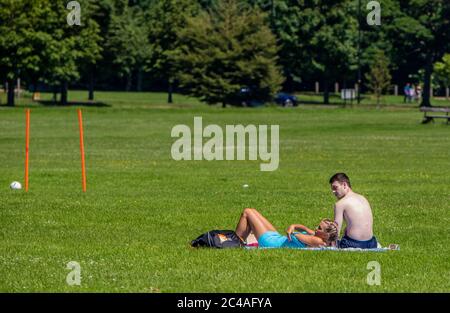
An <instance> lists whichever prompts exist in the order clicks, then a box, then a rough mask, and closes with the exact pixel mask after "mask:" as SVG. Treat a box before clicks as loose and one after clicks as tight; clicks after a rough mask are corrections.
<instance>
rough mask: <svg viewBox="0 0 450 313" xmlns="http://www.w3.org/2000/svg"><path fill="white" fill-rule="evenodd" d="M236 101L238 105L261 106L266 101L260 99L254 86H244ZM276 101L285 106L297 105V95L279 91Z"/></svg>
mask: <svg viewBox="0 0 450 313" xmlns="http://www.w3.org/2000/svg"><path fill="white" fill-rule="evenodd" d="M236 102H237V104H238V105H241V106H244V107H259V106H262V105H264V101H262V100H260V99H258V96H257V95H256V94H254V93H253V90H252V88H250V87H242V88H241V89H240V90H239V93H238V94H237V95H236ZM274 102H275V103H278V104H279V105H282V106H284V107H292V106H297V105H298V101H297V97H296V96H294V95H290V94H288V93H277V94H276V95H275V98H274Z"/></svg>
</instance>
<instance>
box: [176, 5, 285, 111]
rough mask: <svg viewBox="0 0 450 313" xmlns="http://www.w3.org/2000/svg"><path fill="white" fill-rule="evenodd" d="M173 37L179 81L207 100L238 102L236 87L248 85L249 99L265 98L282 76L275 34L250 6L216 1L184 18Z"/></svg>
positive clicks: (260, 15) (268, 96)
mask: <svg viewBox="0 0 450 313" xmlns="http://www.w3.org/2000/svg"><path fill="white" fill-rule="evenodd" d="M179 38H180V49H179V51H178V52H177V53H176V54H175V60H176V62H177V63H178V65H179V68H178V71H179V75H178V77H179V80H180V84H181V86H182V87H184V88H185V89H186V90H188V92H189V93H190V94H192V95H194V96H197V97H200V98H201V99H202V100H203V101H205V102H207V103H209V104H212V103H222V105H223V106H224V107H225V106H226V104H238V103H237V102H236V101H237V99H236V98H237V95H238V93H239V91H240V89H241V88H242V87H249V88H251V91H252V93H253V94H254V95H255V100H261V101H265V100H271V99H272V97H273V95H274V94H275V93H276V91H277V90H279V88H280V85H281V83H282V82H283V77H282V75H281V72H280V68H279V66H278V65H277V64H276V62H277V52H278V48H277V45H276V38H275V36H274V35H273V34H272V32H271V30H270V28H269V27H268V25H267V24H266V16H265V14H264V13H263V12H262V11H261V10H259V9H257V8H255V7H251V6H245V5H244V4H243V3H239V2H238V1H236V0H223V1H220V2H219V3H218V5H217V7H215V8H213V9H210V10H208V11H202V12H201V13H200V14H199V15H198V16H196V17H191V18H189V19H188V25H187V27H186V28H184V29H181V30H180V31H179Z"/></svg>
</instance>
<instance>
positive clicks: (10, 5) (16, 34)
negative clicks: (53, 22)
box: [0, 0, 49, 80]
mask: <svg viewBox="0 0 450 313" xmlns="http://www.w3.org/2000/svg"><path fill="white" fill-rule="evenodd" d="M47 4H48V1H45V0H37V1H33V0H29V1H15V0H0V70H1V72H2V74H3V75H4V77H3V78H5V79H10V80H13V79H15V78H17V76H18V75H19V73H20V74H21V75H26V74H30V73H33V72H36V71H38V70H39V69H40V62H41V57H40V55H39V48H40V46H39V44H41V43H43V42H45V40H46V39H47V38H48V37H47V36H46V33H45V32H42V31H41V30H40V29H39V28H38V27H36V25H41V24H42V21H43V20H45V18H46V16H47V13H48V12H49V11H48V10H47V7H46V5H47Z"/></svg>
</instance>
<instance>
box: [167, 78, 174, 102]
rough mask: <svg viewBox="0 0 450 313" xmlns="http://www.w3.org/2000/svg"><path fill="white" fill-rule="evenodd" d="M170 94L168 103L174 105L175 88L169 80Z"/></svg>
mask: <svg viewBox="0 0 450 313" xmlns="http://www.w3.org/2000/svg"><path fill="white" fill-rule="evenodd" d="M168 92H169V94H168V97H167V103H173V99H172V93H173V86H172V82H171V81H170V80H169V90H168Z"/></svg>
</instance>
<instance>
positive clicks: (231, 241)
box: [191, 230, 245, 249]
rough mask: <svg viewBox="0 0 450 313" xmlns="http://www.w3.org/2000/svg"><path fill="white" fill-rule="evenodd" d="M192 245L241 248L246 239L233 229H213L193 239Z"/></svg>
mask: <svg viewBox="0 0 450 313" xmlns="http://www.w3.org/2000/svg"><path fill="white" fill-rule="evenodd" d="M191 246H192V247H195V248H198V247H210V248H219V249H222V248H240V247H243V246H245V243H244V241H243V240H242V239H241V238H240V237H239V236H238V235H237V234H236V232H234V231H233V230H211V231H209V232H207V233H204V234H201V235H200V236H198V237H197V239H194V240H192V241H191Z"/></svg>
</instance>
